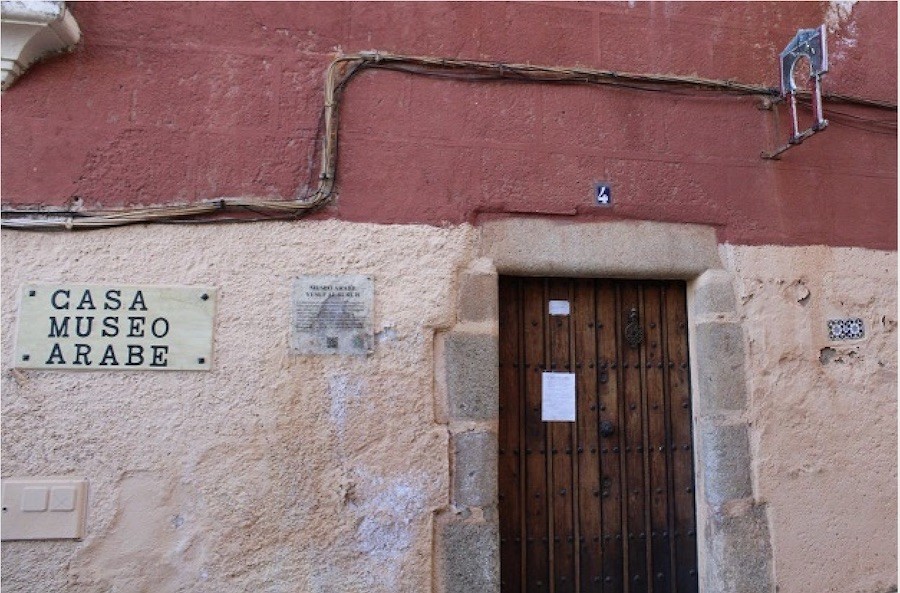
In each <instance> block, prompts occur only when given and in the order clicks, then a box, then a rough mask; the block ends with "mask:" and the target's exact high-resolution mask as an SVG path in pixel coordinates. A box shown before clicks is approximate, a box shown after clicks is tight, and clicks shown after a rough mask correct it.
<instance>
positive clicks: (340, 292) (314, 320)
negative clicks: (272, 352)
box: [291, 275, 375, 355]
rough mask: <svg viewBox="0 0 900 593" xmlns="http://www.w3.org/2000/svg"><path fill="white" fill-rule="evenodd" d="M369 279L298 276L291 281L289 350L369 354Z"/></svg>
mask: <svg viewBox="0 0 900 593" xmlns="http://www.w3.org/2000/svg"><path fill="white" fill-rule="evenodd" d="M374 296H375V289H374V283H373V281H372V277H371V276H361V275H345V276H301V277H299V278H297V279H296V280H295V281H294V291H293V302H292V308H291V313H292V319H291V347H292V348H293V350H294V351H295V352H296V353H298V354H356V355H360V354H362V355H366V354H370V353H371V352H372V350H373V347H374V325H375V324H374V320H373V314H374V305H373V302H374Z"/></svg>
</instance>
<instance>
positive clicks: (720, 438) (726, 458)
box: [700, 424, 753, 507]
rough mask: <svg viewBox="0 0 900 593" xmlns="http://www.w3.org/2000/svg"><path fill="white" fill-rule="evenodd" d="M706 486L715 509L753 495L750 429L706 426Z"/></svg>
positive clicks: (704, 431) (702, 431)
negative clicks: (748, 430)
mask: <svg viewBox="0 0 900 593" xmlns="http://www.w3.org/2000/svg"><path fill="white" fill-rule="evenodd" d="M700 434H701V439H702V446H703V449H702V455H703V468H704V473H703V485H704V489H705V491H706V499H707V500H708V501H709V503H710V504H711V505H713V506H715V507H717V506H719V505H721V504H722V503H724V502H726V501H729V500H735V499H740V498H747V497H749V496H752V495H753V485H752V482H751V476H750V438H749V435H748V433H747V427H746V426H745V425H743V424H739V425H736V426H703V427H702V428H701V430H700Z"/></svg>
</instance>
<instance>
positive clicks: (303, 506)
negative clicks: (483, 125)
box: [2, 222, 475, 593]
mask: <svg viewBox="0 0 900 593" xmlns="http://www.w3.org/2000/svg"><path fill="white" fill-rule="evenodd" d="M474 237H475V232H474V231H473V230H472V229H471V228H470V227H461V228H454V229H438V228H431V227H416V226H393V227H392V226H376V225H364V224H347V223H338V222H309V223H302V224H299V223H294V224H288V223H266V224H249V225H230V226H199V227H198V226H154V227H149V228H148V227H131V228H124V229H119V230H109V231H101V232H92V233H84V234H28V233H15V232H4V233H3V238H2V239H3V241H2V258H3V278H2V279H3V282H2V290H3V305H2V306H3V320H2V323H3V362H4V372H3V384H2V386H3V410H2V429H3V441H2V445H3V451H2V456H3V476H34V475H59V474H62V475H67V474H72V475H84V476H86V477H87V478H88V479H89V480H90V510H89V516H88V536H87V538H86V539H85V540H84V541H82V542H71V541H69V542H5V543H4V544H3V546H2V550H3V557H2V561H3V562H2V565H3V568H2V571H3V589H4V591H10V592H12V591H19V592H28V593H32V592H35V591H41V592H42V593H51V592H55V591H66V592H82V591H83V592H88V591H90V592H98V591H104V592H122V593H140V592H148V593H150V592H152V593H164V592H171V591H192V592H210V593H222V592H229V591H259V592H267V591H270V592H276V591H285V592H288V591H290V592H291V593H298V592H310V593H320V592H321V593H326V592H328V593H331V592H334V593H349V592H358V593H373V592H384V593H396V592H398V591H428V590H429V589H430V587H431V582H432V574H431V573H432V563H431V556H432V526H431V521H432V512H433V511H434V510H436V509H440V508H443V507H445V506H446V505H447V499H448V491H449V485H448V469H447V465H448V442H447V441H448V436H447V429H446V427H445V426H441V425H438V424H436V423H435V420H434V418H435V413H434V399H433V361H432V358H433V353H432V350H433V330H432V328H434V327H446V326H449V325H451V324H452V323H453V322H454V320H455V317H454V316H455V311H456V308H455V302H454V284H455V282H456V280H455V279H456V269H457V267H459V266H460V265H462V263H463V262H465V261H468V260H469V259H471V257H472V255H471V252H472V245H473V240H474ZM343 273H356V274H371V275H373V276H374V278H375V291H376V296H375V323H376V329H377V330H378V331H379V332H380V334H379V338H378V344H377V347H376V352H375V354H374V355H372V356H371V357H369V358H368V359H365V358H353V357H336V356H335V357H328V356H323V357H300V356H295V355H292V354H291V353H290V352H289V348H288V343H289V342H288V339H289V320H290V310H289V305H290V300H291V299H290V294H291V286H292V279H293V278H294V277H295V276H297V275H301V274H343ZM30 281H43V282H55V281H59V282H63V281H66V282H91V283H93V282H110V283H123V284H206V285H214V286H217V287H219V302H218V314H217V320H216V326H215V341H216V344H215V353H216V361H215V368H214V370H213V371H212V372H146V371H145V372H123V371H120V372H60V371H54V372H46V371H41V372H38V371H16V370H12V371H11V370H10V369H9V366H10V362H11V357H12V346H13V343H12V341H13V339H14V334H15V332H14V324H15V320H16V309H17V302H18V295H17V293H18V290H19V286H20V285H21V284H22V283H24V282H30Z"/></svg>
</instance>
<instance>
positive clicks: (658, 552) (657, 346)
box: [643, 283, 672, 593]
mask: <svg viewBox="0 0 900 593" xmlns="http://www.w3.org/2000/svg"><path fill="white" fill-rule="evenodd" d="M662 298H663V286H662V284H660V283H652V284H649V283H648V284H647V285H646V286H645V288H644V314H643V320H644V328H645V331H646V342H645V343H646V350H645V352H646V354H645V361H644V377H645V379H644V382H645V386H646V389H645V392H646V394H647V409H646V414H647V439H646V440H647V443H646V451H647V458H648V466H649V468H648V469H649V472H648V473H649V488H648V501H649V507H650V508H649V510H650V526H649V543H650V545H649V553H650V567H649V572H650V579H651V580H650V582H651V583H652V585H653V591H654V592H656V593H668V592H669V591H671V572H672V569H671V561H672V556H671V552H670V549H669V538H668V535H669V526H668V512H669V504H668V503H669V483H668V462H667V458H668V455H667V451H666V449H667V448H666V443H667V442H668V436H667V429H668V416H667V408H666V402H665V391H666V389H665V386H664V373H665V368H664V366H665V362H664V361H665V346H666V344H665V342H664V336H663V325H664V321H663V319H662Z"/></svg>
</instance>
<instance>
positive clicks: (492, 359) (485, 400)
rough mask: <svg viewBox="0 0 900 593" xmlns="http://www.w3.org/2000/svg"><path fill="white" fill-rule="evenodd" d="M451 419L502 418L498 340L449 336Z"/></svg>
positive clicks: (461, 334) (446, 340) (484, 336)
mask: <svg viewBox="0 0 900 593" xmlns="http://www.w3.org/2000/svg"><path fill="white" fill-rule="evenodd" d="M444 356H445V359H444V360H445V369H446V374H447V400H448V407H449V411H450V419H451V420H455V421H464V420H495V419H497V417H498V415H499V407H498V406H499V403H498V399H497V398H498V395H497V392H498V389H499V381H500V379H499V373H498V370H497V365H498V364H499V352H498V344H497V337H496V336H492V335H487V334H475V333H467V332H448V333H447V334H446V336H445V338H444Z"/></svg>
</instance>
